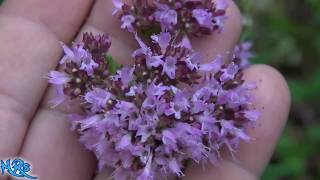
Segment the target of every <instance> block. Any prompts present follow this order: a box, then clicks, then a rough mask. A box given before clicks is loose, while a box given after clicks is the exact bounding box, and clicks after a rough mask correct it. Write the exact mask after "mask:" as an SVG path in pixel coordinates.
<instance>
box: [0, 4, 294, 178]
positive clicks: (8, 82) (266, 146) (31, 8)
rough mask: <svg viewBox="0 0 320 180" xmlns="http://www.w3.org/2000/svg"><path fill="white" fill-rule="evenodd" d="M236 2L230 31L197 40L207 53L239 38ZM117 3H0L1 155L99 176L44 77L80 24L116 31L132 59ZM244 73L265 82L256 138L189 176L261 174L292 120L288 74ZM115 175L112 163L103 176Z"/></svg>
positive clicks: (47, 172) (118, 48) (61, 173)
mask: <svg viewBox="0 0 320 180" xmlns="http://www.w3.org/2000/svg"><path fill="white" fill-rule="evenodd" d="M230 4H231V7H230V8H229V9H228V12H227V13H228V16H229V19H228V20H227V22H226V26H225V29H224V31H223V32H222V33H221V34H219V35H213V36H210V37H208V36H206V37H203V38H201V39H198V40H195V41H193V42H192V43H193V46H194V47H195V49H196V50H199V51H200V52H202V53H204V54H205V55H206V56H207V57H208V58H210V57H211V58H212V57H214V56H215V55H217V54H226V52H228V51H231V50H232V49H233V47H234V45H235V44H236V42H237V41H238V38H239V35H240V31H241V18H240V17H241V16H240V13H239V11H238V9H237V8H236V6H235V5H234V4H233V3H230ZM112 8H113V5H112V2H111V1H110V0H97V1H95V2H94V1H93V0H71V1H64V0H56V1H48V0H45V1H44V0H29V1H18V0H10V1H6V2H5V3H4V4H3V6H1V7H0V27H1V28H0V39H1V40H2V42H1V43H0V54H1V60H0V73H1V76H0V117H1V120H0V136H1V137H4V138H2V141H1V142H2V143H1V145H0V159H5V158H8V157H16V156H20V157H22V158H23V159H25V160H26V161H28V162H30V163H31V164H32V174H35V175H37V176H38V177H39V178H40V179H44V180H51V179H59V180H64V179H65V180H73V179H75V180H82V179H83V180H89V179H93V178H94V174H95V169H96V167H95V166H96V160H95V158H94V156H93V155H92V154H91V153H90V152H88V151H86V150H85V149H84V148H83V147H82V146H81V145H80V144H79V143H78V141H77V135H76V134H75V133H72V132H71V131H70V130H69V123H68V121H67V120H66V111H65V110H64V109H62V108H60V109H59V110H57V109H55V110H52V109H51V108H50V105H48V103H47V102H48V100H49V99H50V98H51V97H52V94H53V91H52V90H51V89H50V88H47V85H48V84H47V80H46V79H45V78H44V77H45V76H46V74H47V73H48V72H49V71H50V70H52V69H54V68H55V67H56V66H57V64H58V63H57V62H58V60H59V59H60V56H61V54H62V49H61V47H60V45H59V41H63V42H65V43H70V42H71V41H72V40H73V39H74V37H76V35H77V34H79V37H81V33H79V32H88V31H89V32H94V33H103V32H107V33H109V34H110V35H111V37H112V41H113V45H112V47H111V49H110V53H111V54H112V55H113V57H114V58H115V59H116V60H119V61H120V63H128V59H131V58H130V57H131V55H130V54H131V52H132V51H133V50H134V49H136V46H137V45H136V44H135V41H134V39H133V37H132V35H130V34H128V33H127V32H126V31H121V30H120V29H119V22H118V21H117V20H115V19H114V18H112V17H111V11H112ZM88 14H89V15H88ZM87 17H88V19H86V18H87ZM83 23H84V24H83ZM245 78H246V80H247V81H249V82H250V81H255V82H257V85H258V88H257V90H255V92H254V93H255V94H256V99H257V101H256V104H255V106H256V107H257V108H258V109H259V110H261V112H262V117H261V118H260V120H259V121H258V124H257V126H256V127H255V128H254V129H252V130H251V133H250V135H251V136H252V137H253V138H255V139H256V140H254V141H252V142H250V143H249V144H242V147H241V148H240V152H239V153H238V154H237V157H236V158H237V160H238V161H237V162H235V161H234V160H233V159H231V158H230V157H228V154H227V153H226V154H225V156H224V159H225V160H223V161H222V162H221V164H220V165H219V166H218V167H207V168H206V171H202V168H201V167H198V166H196V165H190V166H189V167H188V168H187V170H186V177H185V178H183V179H189V180H190V179H191V180H193V179H203V180H205V179H215V178H217V179H244V180H249V179H258V178H259V176H260V175H261V173H262V171H263V169H264V168H265V166H266V164H267V163H268V161H269V159H270V157H271V155H272V152H273V149H274V147H275V145H276V143H277V140H278V138H279V136H280V134H281V131H282V129H283V127H284V125H285V122H286V119H287V115H288V110H289V105H290V95H289V91H288V88H287V85H286V83H285V80H284V79H283V78H282V76H281V75H280V74H279V73H278V72H277V71H275V70H274V69H272V68H270V67H268V66H265V65H254V66H252V67H250V68H249V69H247V70H246V71H245ZM109 176H110V171H106V172H105V173H102V174H100V175H98V177H96V179H98V180H100V179H107V178H108V177H109ZM1 178H3V179H5V177H0V179H1Z"/></svg>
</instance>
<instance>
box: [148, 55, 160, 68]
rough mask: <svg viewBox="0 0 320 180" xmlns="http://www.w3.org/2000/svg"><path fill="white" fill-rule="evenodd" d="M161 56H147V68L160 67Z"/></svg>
mask: <svg viewBox="0 0 320 180" xmlns="http://www.w3.org/2000/svg"><path fill="white" fill-rule="evenodd" d="M162 57H163V56H162V55H161V56H147V58H146V59H147V66H148V68H152V67H159V66H160V65H163V61H162Z"/></svg>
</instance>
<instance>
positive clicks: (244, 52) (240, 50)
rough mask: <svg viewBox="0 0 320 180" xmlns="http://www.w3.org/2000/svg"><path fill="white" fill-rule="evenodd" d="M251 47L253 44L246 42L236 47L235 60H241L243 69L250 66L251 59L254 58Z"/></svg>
mask: <svg viewBox="0 0 320 180" xmlns="http://www.w3.org/2000/svg"><path fill="white" fill-rule="evenodd" d="M251 47H252V43H251V42H244V43H242V44H239V45H237V46H236V47H235V50H234V58H239V59H240V60H241V64H240V67H241V68H246V67H248V66H249V65H250V63H249V59H250V58H252V57H253V54H252V53H251V52H250V49H251Z"/></svg>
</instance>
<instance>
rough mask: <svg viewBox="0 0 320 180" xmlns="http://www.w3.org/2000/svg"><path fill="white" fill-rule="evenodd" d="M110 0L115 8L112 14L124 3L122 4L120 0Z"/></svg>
mask: <svg viewBox="0 0 320 180" xmlns="http://www.w3.org/2000/svg"><path fill="white" fill-rule="evenodd" d="M112 2H113V5H114V6H115V9H114V10H113V12H112V15H113V16H114V15H115V14H117V13H118V12H119V11H120V10H121V9H122V6H123V5H124V4H123V2H122V0H112Z"/></svg>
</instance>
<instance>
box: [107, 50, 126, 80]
mask: <svg viewBox="0 0 320 180" xmlns="http://www.w3.org/2000/svg"><path fill="white" fill-rule="evenodd" d="M106 60H107V61H108V71H109V72H110V73H111V74H112V75H114V74H116V72H117V70H118V69H120V68H121V67H122V65H120V64H118V63H117V62H116V61H115V60H114V59H113V57H112V56H111V55H110V54H107V55H106Z"/></svg>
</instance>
